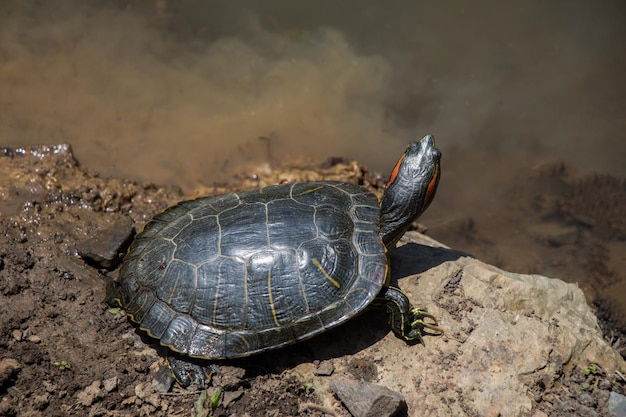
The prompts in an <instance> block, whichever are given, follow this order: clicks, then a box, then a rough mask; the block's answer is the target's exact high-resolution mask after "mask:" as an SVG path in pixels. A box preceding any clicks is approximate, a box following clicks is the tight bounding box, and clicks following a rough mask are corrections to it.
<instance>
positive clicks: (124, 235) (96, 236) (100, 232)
mask: <svg viewBox="0 0 626 417" xmlns="http://www.w3.org/2000/svg"><path fill="white" fill-rule="evenodd" d="M93 217H94V219H93V221H94V223H96V226H95V228H96V230H95V231H94V232H93V233H90V234H88V235H86V236H85V237H84V238H83V239H80V240H79V241H78V242H77V243H76V248H77V250H78V254H79V255H80V256H81V257H82V258H83V259H86V260H88V261H89V262H90V263H92V264H94V265H96V266H97V267H99V268H103V269H113V268H115V267H116V266H117V265H118V264H119V262H120V260H121V258H120V257H119V256H118V254H119V253H120V252H123V250H122V249H123V248H124V247H125V246H126V245H127V244H128V242H129V241H130V240H131V239H132V237H133V234H132V231H133V226H132V220H131V219H130V218H129V217H121V218H119V219H116V221H114V222H111V221H110V220H108V221H104V220H101V219H100V216H98V215H97V214H94V216H93Z"/></svg>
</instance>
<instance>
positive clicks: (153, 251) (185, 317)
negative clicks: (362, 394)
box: [108, 135, 441, 386]
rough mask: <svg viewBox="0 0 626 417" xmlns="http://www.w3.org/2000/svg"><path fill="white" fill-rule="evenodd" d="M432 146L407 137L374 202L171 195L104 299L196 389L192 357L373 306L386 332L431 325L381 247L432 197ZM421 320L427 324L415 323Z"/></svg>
mask: <svg viewBox="0 0 626 417" xmlns="http://www.w3.org/2000/svg"><path fill="white" fill-rule="evenodd" d="M440 159H441V152H440V151H439V150H438V149H437V148H436V147H435V142H434V138H433V137H432V136H431V135H427V136H425V137H424V138H422V139H421V140H417V141H414V142H412V143H410V144H409V145H408V146H407V148H406V150H405V152H404V153H403V154H402V156H401V157H400V159H399V160H398V162H397V164H396V165H395V167H394V168H393V170H392V172H391V175H390V177H389V181H388V183H387V186H386V188H385V191H384V194H383V197H382V199H381V200H379V199H378V198H377V197H376V195H375V194H373V193H372V192H370V191H369V190H367V189H366V188H364V187H362V186H359V185H355V184H351V183H346V182H337V181H317V182H294V183H285V184H278V185H270V186H266V187H263V188H258V189H252V190H247V191H241V192H235V193H231V194H222V195H215V196H209V197H201V198H197V199H194V200H188V201H183V202H180V203H178V204H176V205H174V206H172V207H170V208H168V209H166V210H165V211H163V212H161V213H160V214H157V215H156V216H154V217H153V218H152V220H151V221H150V222H148V223H147V224H146V225H145V226H144V228H143V230H142V231H141V232H140V233H138V234H137V236H136V237H135V239H134V241H133V243H132V244H131V245H130V247H129V249H128V252H127V254H126V255H125V257H124V259H123V263H122V267H121V269H120V274H119V278H118V279H117V280H116V281H115V282H114V284H113V285H112V286H110V287H109V289H108V292H109V293H110V294H108V297H109V299H110V300H112V301H113V302H114V303H116V304H117V305H119V306H120V307H122V308H123V309H124V310H125V312H126V314H127V315H128V317H129V318H130V320H131V321H132V322H134V323H136V324H137V325H138V327H139V328H140V329H141V330H142V331H144V332H146V333H147V334H148V335H149V336H150V337H152V338H154V339H157V340H158V341H159V343H160V344H161V345H163V346H166V347H167V348H169V350H168V354H167V355H166V356H167V360H168V364H169V366H170V368H171V371H172V373H173V375H174V376H175V378H176V379H177V380H178V381H179V383H180V384H182V385H183V386H187V385H190V384H192V383H196V384H199V385H201V386H203V385H204V384H205V382H206V381H207V379H206V378H207V372H206V369H204V368H203V366H202V365H199V364H198V363H197V362H198V361H196V360H194V358H200V359H206V360H210V361H211V362H213V361H214V360H223V359H231V358H239V357H244V356H249V355H252V354H256V353H261V352H266V351H270V350H273V349H277V348H280V347H283V346H287V345H290V344H293V343H296V342H299V341H302V340H305V339H308V338H310V337H313V336H315V335H318V334H320V333H322V332H325V331H327V330H328V329H331V328H333V327H335V326H338V325H340V324H342V323H344V322H346V321H347V320H349V319H351V318H352V317H354V316H356V315H357V314H359V313H361V312H362V311H363V310H364V309H365V308H366V307H367V306H368V305H370V304H372V303H374V304H376V305H379V306H383V307H385V308H386V309H387V310H388V312H389V323H390V326H391V329H392V330H393V331H394V333H395V334H396V335H397V336H398V337H400V338H402V339H405V340H406V341H418V342H421V343H423V341H422V333H423V331H424V329H425V328H429V329H431V330H434V331H441V330H440V329H439V327H438V324H437V321H436V319H435V318H434V317H433V316H432V315H430V314H429V313H428V312H427V311H425V310H421V309H419V308H414V307H413V306H412V305H411V303H410V302H409V299H408V297H407V296H406V295H405V294H404V293H403V292H402V291H401V290H400V289H399V288H397V287H395V286H392V285H391V284H390V278H389V277H390V271H389V257H388V254H387V251H388V250H389V249H391V248H393V247H395V245H396V243H397V242H398V240H399V239H400V237H401V236H402V235H403V234H404V233H405V232H406V231H407V229H408V228H409V227H410V225H411V223H413V221H414V220H416V219H417V218H418V217H419V216H420V215H421V214H422V213H423V212H424V210H425V209H426V208H427V207H428V205H429V204H430V203H431V201H432V200H433V197H434V196H435V192H436V190H437V185H438V183H439V178H440ZM425 319H428V320H425Z"/></svg>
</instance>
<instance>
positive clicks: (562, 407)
mask: <svg viewBox="0 0 626 417" xmlns="http://www.w3.org/2000/svg"><path fill="white" fill-rule="evenodd" d="M320 176H323V177H326V178H341V179H344V180H349V181H355V182H358V183H361V184H364V185H366V186H370V187H373V188H374V189H375V190H377V191H380V189H381V184H382V182H381V179H380V178H378V177H376V176H375V175H371V174H369V173H367V171H366V170H364V169H363V168H362V167H360V166H359V165H358V164H356V163H346V162H345V161H342V160H333V161H329V162H328V163H327V164H325V165H322V166H318V167H317V168H316V169H315V170H308V169H292V170H290V171H283V172H280V173H277V174H276V176H275V177H272V176H267V177H265V178H264V181H266V182H268V183H276V182H279V181H280V180H281V179H290V180H291V179H292V178H295V177H298V178H306V179H315V178H318V177H320ZM0 178H1V179H0V213H1V214H2V216H1V217H0V233H2V235H3V236H4V237H5V238H4V239H1V240H0V416H40V415H41V416H43V415H46V416H85V415H90V416H141V415H151V416H165V415H174V416H176V415H184V416H188V415H197V416H202V415H204V416H206V415H210V414H209V411H210V409H207V407H206V406H205V407H198V406H197V404H198V401H199V399H200V395H201V392H200V391H198V390H196V389H193V388H189V389H182V388H181V387H179V386H178V385H176V384H175V385H174V387H173V389H172V390H171V392H168V393H165V394H159V393H157V392H156V391H155V388H154V386H153V385H152V383H151V381H152V380H153V379H154V378H155V377H156V376H157V375H160V373H161V372H168V370H167V368H165V367H164V361H163V359H162V355H161V354H162V351H161V349H162V348H155V346H154V344H153V343H152V342H151V340H150V339H149V338H148V337H147V336H145V335H144V334H142V333H141V332H140V331H138V330H137V329H136V328H134V327H133V326H132V325H131V324H130V322H129V321H128V320H127V319H126V317H125V316H124V315H123V313H122V312H120V311H119V310H116V309H112V308H111V307H110V306H109V305H107V304H106V303H105V302H104V300H105V283H106V281H107V280H108V279H112V278H113V277H115V276H116V270H117V268H118V266H119V263H120V261H121V258H122V254H123V253H124V251H125V248H126V247H127V246H128V244H129V242H130V240H131V239H132V236H133V233H134V231H135V230H138V229H139V228H140V227H141V226H142V225H143V223H145V221H147V220H148V219H149V218H150V217H151V216H152V215H153V214H155V213H157V212H159V211H160V210H162V209H164V208H165V207H167V206H168V205H170V204H172V203H174V202H176V201H178V200H180V199H181V198H182V197H183V196H182V195H181V192H180V191H179V190H177V189H174V188H167V187H155V186H154V185H151V184H142V183H136V182H131V181H125V180H119V179H103V178H99V177H98V176H97V175H93V174H92V173H90V172H88V171H87V170H86V169H85V168H83V167H81V166H79V165H78V163H77V162H76V161H75V160H74V158H73V156H72V154H71V150H70V149H69V147H67V146H56V147H32V148H28V149H23V150H9V149H5V150H3V152H2V155H1V156H0ZM238 184H239V185H240V188H246V187H249V186H251V185H254V184H258V185H262V184H261V183H260V182H259V180H258V179H257V178H253V177H250V178H248V177H241V178H239V182H238ZM204 191H206V193H212V192H223V191H225V189H224V188H215V189H211V190H204ZM607 325H608V326H609V331H611V332H613V333H612V334H613V335H614V336H615V334H617V333H616V332H617V331H618V330H616V329H613V328H610V323H608V324H607ZM371 326H378V327H380V328H381V329H382V328H384V327H385V323H384V320H382V321H381V323H378V324H377V322H376V320H374V323H373V324H372V321H371V320H370V318H368V317H364V318H359V319H357V321H356V323H355V324H354V325H352V326H344V327H345V328H342V329H341V332H353V334H351V335H350V338H352V339H358V338H359V336H360V333H361V332H362V330H363V329H366V328H369V329H371ZM383 331H384V330H383ZM336 334H337V333H335V335H336ZM618 336H619V335H618ZM616 337H617V336H616ZM622 337H623V335H622ZM333 339H334V336H333V335H332V334H331V335H323V336H321V337H319V338H316V339H313V340H311V341H307V342H304V343H302V344H299V345H296V346H293V347H290V348H287V349H283V350H281V351H279V352H273V353H267V354H263V355H259V356H256V357H253V358H248V359H245V360H242V361H234V362H232V363H227V364H224V366H223V367H222V372H221V373H220V374H218V375H216V376H214V380H213V385H214V387H220V389H221V390H222V397H221V399H220V402H219V406H218V407H217V408H216V410H215V411H214V415H216V416H251V417H254V416H275V417H278V416H295V415H301V416H322V415H326V414H325V410H326V411H327V412H329V413H330V412H331V411H330V410H328V405H324V406H322V405H321V404H319V399H318V398H317V396H316V393H315V387H314V386H309V385H307V384H306V383H302V382H301V381H300V380H299V379H297V378H296V377H295V376H294V375H293V374H292V373H291V372H290V371H291V369H292V368H293V367H294V366H295V365H297V364H300V363H303V362H311V363H313V364H317V363H319V362H320V361H323V360H324V359H327V358H329V357H336V356H342V355H345V356H346V357H349V352H346V351H345V348H342V347H341V346H336V347H333V344H332V341H333ZM361 365H362V364H361ZM361 365H360V364H354V371H355V375H356V376H357V377H358V378H362V379H372V377H371V375H370V374H371V372H375V368H374V371H372V369H370V367H368V366H365V365H367V364H365V365H363V366H361ZM610 389H613V390H616V388H615V387H611V381H609V380H608V379H607V378H606V374H605V373H604V371H603V370H602V369H584V370H583V369H572V370H571V373H570V374H569V375H564V376H563V381H561V383H560V384H558V385H555V384H547V383H546V384H539V385H538V386H536V387H533V389H532V394H533V395H534V402H535V405H536V407H535V408H536V409H537V410H544V409H545V410H546V412H548V410H550V414H551V415H570V416H589V415H594V413H595V415H600V414H601V413H602V410H605V407H606V401H607V399H608V393H609V391H610ZM619 389H621V390H622V392H623V387H622V388H618V390H619ZM214 390H215V388H210V389H209V394H211V393H212V392H214ZM332 409H333V411H332V412H333V413H336V415H348V414H347V411H346V410H345V409H343V408H342V407H341V405H340V404H339V403H337V404H334V405H332ZM194 410H195V411H194ZM555 412H557V414H555ZM192 413H195V414H192ZM409 415H410V414H409Z"/></svg>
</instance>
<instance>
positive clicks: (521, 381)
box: [361, 232, 626, 417]
mask: <svg viewBox="0 0 626 417" xmlns="http://www.w3.org/2000/svg"><path fill="white" fill-rule="evenodd" d="M390 256H391V265H392V269H391V270H392V281H393V280H394V279H399V285H400V287H401V288H402V289H404V290H405V291H406V292H407V293H408V294H409V297H410V298H411V299H412V301H413V303H415V304H416V305H418V306H420V307H423V308H426V309H427V310H428V311H429V312H430V313H431V314H433V315H434V316H435V317H437V318H438V320H439V324H440V325H441V327H442V328H443V329H444V331H445V337H425V344H426V347H425V348H421V349H420V347H419V346H406V345H405V346H403V347H402V346H399V345H398V342H400V343H402V342H401V341H399V340H397V339H396V338H393V337H390V336H391V335H389V336H388V337H386V338H385V340H382V341H381V343H377V344H376V345H375V346H374V348H376V354H379V355H382V356H383V360H382V363H381V364H379V366H378V370H379V375H378V376H379V379H378V382H379V383H381V384H383V385H385V386H387V387H389V388H391V389H395V390H398V391H400V392H402V393H403V394H404V395H405V398H406V399H407V404H408V407H409V410H413V411H410V413H411V412H414V410H420V412H422V413H424V414H428V415H435V416H446V415H459V414H467V413H468V412H469V413H473V414H477V415H485V414H486V412H487V411H488V410H492V406H493V405H494V404H502V406H501V409H500V410H499V414H500V415H501V416H502V417H507V416H518V415H521V414H528V413H531V411H532V407H533V402H532V396H531V394H530V389H531V388H534V387H536V386H541V384H545V381H556V380H558V379H559V378H561V377H562V375H563V374H566V373H567V372H568V371H567V369H573V368H572V366H576V365H579V366H581V367H582V368H584V367H586V366H588V364H590V363H595V364H598V365H599V366H601V367H602V368H603V369H607V370H611V369H620V370H623V369H625V368H626V365H625V364H624V361H623V359H622V358H621V357H620V356H619V355H618V354H617V353H616V352H615V351H614V350H613V349H612V348H611V347H610V346H609V345H608V344H607V343H606V342H605V341H604V339H603V337H602V333H601V331H600V329H599V327H598V322H597V319H596V317H595V315H594V314H593V312H592V311H591V309H590V308H589V306H588V305H587V303H586V300H585V297H584V295H583V293H582V291H581V290H580V289H579V288H578V286H577V285H576V284H567V283H565V282H563V281H561V280H558V279H550V278H546V277H543V276H539V275H522V274H515V273H510V272H506V271H503V270H500V269H498V268H496V267H493V266H490V265H487V264H484V263H482V262H480V261H478V260H476V259H473V258H470V257H468V256H463V254H461V253H459V252H455V251H453V250H450V249H447V248H445V247H443V246H442V245H441V244H440V243H438V242H435V241H434V240H432V239H429V238H428V237H425V236H423V235H420V234H418V233H414V232H409V233H407V234H406V235H405V237H404V238H403V239H402V241H401V247H399V248H398V249H396V250H394V251H391V253H390ZM400 351H401V352H402V354H399V352H400ZM361 353H362V354H363V355H366V354H367V351H364V352H361ZM622 372H623V371H622ZM416 382H419V392H415V391H414V390H412V389H410V388H409V387H413V386H415V385H416ZM410 413H409V414H410Z"/></svg>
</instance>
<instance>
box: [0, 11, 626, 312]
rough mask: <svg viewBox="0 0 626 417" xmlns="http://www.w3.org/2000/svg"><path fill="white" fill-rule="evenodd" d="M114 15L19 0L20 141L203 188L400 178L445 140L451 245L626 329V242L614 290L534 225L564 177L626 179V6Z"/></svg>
mask: <svg viewBox="0 0 626 417" xmlns="http://www.w3.org/2000/svg"><path fill="white" fill-rule="evenodd" d="M90 3H93V4H90ZM100 3H102V2H95V1H94V2H79V1H74V2H54V6H50V5H51V4H52V3H50V5H49V3H47V2H38V1H4V2H2V4H0V36H1V37H0V137H1V140H0V141H1V143H0V144H1V145H2V146H20V145H24V144H31V143H61V142H67V143H71V144H72V146H73V148H74V151H75V153H76V154H77V156H78V158H79V159H80V161H81V162H82V163H83V164H84V165H86V166H88V167H90V168H92V169H95V170H97V171H99V172H100V173H101V174H102V175H105V176H124V177H131V178H136V179H144V180H148V181H152V182H156V183H171V184H177V185H180V186H181V187H183V188H184V189H186V190H188V191H189V192H191V190H193V189H194V188H196V187H197V186H199V185H211V184H213V183H215V182H224V181H228V180H229V179H231V177H232V173H233V172H235V171H238V170H241V169H244V170H245V168H242V167H244V166H247V164H258V163H264V164H268V166H269V167H271V165H272V164H277V163H281V162H285V161H289V160H293V158H296V157H300V156H306V157H310V158H313V159H324V158H327V157H329V156H338V155H341V156H345V157H350V158H356V159H358V160H360V161H362V162H364V163H365V164H366V165H368V166H369V167H371V168H372V169H375V170H380V171H383V172H385V171H387V170H388V169H389V167H391V166H393V162H394V161H395V159H396V157H397V155H398V154H399V153H400V152H401V151H402V149H403V148H404V146H405V144H406V142H408V141H409V140H411V139H412V138H415V137H421V136H422V135H424V134H425V133H433V134H434V135H435V136H436V138H437V142H438V145H439V147H440V148H441V149H442V151H443V152H444V162H443V163H444V170H445V171H444V177H443V180H442V182H441V186H440V191H439V195H438V198H437V200H436V201H435V203H434V204H433V205H432V208H431V209H430V211H429V212H428V213H427V214H426V216H425V217H424V219H423V221H424V223H426V224H429V225H430V228H431V230H430V233H431V235H433V236H434V237H436V238H440V239H442V240H444V241H445V242H446V243H447V244H448V245H451V246H455V247H459V248H460V249H463V250H467V251H468V252H471V253H474V254H475V255H477V256H479V257H481V258H483V259H485V260H487V261H490V262H494V263H497V264H499V265H501V266H503V267H506V268H508V269H514V270H519V271H520V272H538V273H544V274H549V275H553V276H559V277H562V278H564V279H566V280H570V281H578V282H580V283H581V285H582V286H583V287H584V288H587V289H588V290H587V292H588V294H589V295H590V297H592V298H595V297H599V298H600V299H611V300H612V301H614V302H615V303H614V305H616V306H617V307H615V310H614V311H616V312H617V313H616V314H617V315H618V316H624V317H626V303H624V301H623V300H626V288H625V287H626V284H624V283H625V282H626V278H625V276H626V274H625V273H624V272H622V271H623V270H625V268H624V267H626V250H625V249H624V245H623V237H621V238H617V239H616V238H614V237H613V238H608V237H607V240H606V242H605V245H604V246H603V247H604V248H605V251H607V252H610V259H609V260H608V261H606V263H608V264H609V269H610V270H611V271H612V273H613V274H612V275H611V278H610V279H603V280H602V279H600V280H599V279H598V278H597V277H596V276H595V275H594V274H587V273H576V271H571V270H570V269H568V268H567V262H564V261H560V262H559V261H558V259H557V260H556V261H555V260H554V259H553V258H554V257H557V258H558V257H559V256H561V255H560V254H561V253H562V251H561V252H559V251H558V250H557V251H556V252H555V253H550V255H549V256H550V259H546V256H547V255H546V253H547V252H546V251H543V250H542V248H541V247H540V246H538V243H537V240H536V239H533V238H532V233H531V234H529V233H522V232H520V231H519V227H518V226H519V225H520V223H523V222H524V221H525V219H528V220H529V222H531V221H532V222H540V221H541V218H540V217H539V214H537V213H535V217H533V216H531V215H530V214H529V212H528V211H524V210H523V209H522V207H526V203H527V202H528V200H529V199H533V198H537V194H538V193H539V194H540V193H541V192H542V190H545V187H544V188H542V187H543V186H542V182H541V181H538V182H537V176H539V177H541V175H542V174H541V172H543V171H541V170H542V169H544V167H545V166H550V165H551V164H554V163H557V162H564V163H565V164H566V166H567V167H569V168H568V175H569V176H570V177H576V176H581V177H584V176H586V175H590V174H592V173H600V174H610V175H612V176H615V177H617V178H620V179H623V178H625V177H626V133H625V132H626V117H624V113H625V110H626V81H624V74H625V73H626V54H625V53H624V45H625V43H626V22H625V21H624V16H625V15H626V5H625V4H624V3H623V1H621V0H615V1H611V0H606V1H602V2H589V1H567V2H565V1H557V2H554V1H552V2H545V1H540V0H535V1H527V2H517V3H515V4H514V3H512V2H500V1H495V0H494V1H480V2H473V3H472V7H470V6H469V5H461V2H446V1H444V2H405V1H399V0H398V1H390V2H384V4H383V2H370V1H367V2H362V1H358V2H357V1H350V2H340V3H338V2H334V1H326V2H325V1H322V2H319V1H318V2H308V3H306V4H303V2H279V1H265V2H252V1H248V2H245V1H240V2H223V3H224V4H220V5H209V4H208V3H207V2H204V1H200V0H196V1H193V0H184V1H176V2H174V1H172V2H168V1H155V2H133V1H128V2H116V5H113V4H109V3H107V5H105V6H103V5H101V4H100ZM537 172H540V173H539V174H537ZM541 178H544V179H545V176H544V177H541ZM558 180H559V181H561V180H562V178H561V179H558ZM546 181H547V180H546ZM529 184H530V187H527V186H528V185H529ZM534 185H537V187H538V188H537V189H535V188H533V187H534ZM609 190H612V191H610V193H620V192H621V193H626V190H624V189H623V188H619V187H618V188H616V189H610V188H609ZM557 194H558V192H557ZM604 197H607V198H609V197H610V196H597V198H599V199H602V198H604ZM516 199H518V200H519V204H518V200H516ZM531 217H532V219H531ZM450 225H453V226H452V227H451V226H450ZM459 225H466V226H467V225H470V226H467V227H465V226H459ZM533 225H535V224H534V223H533V224H530V225H529V226H528V227H532V226H533ZM514 226H515V227H514ZM464 227H465V228H464ZM470 229H471V230H470ZM476 229H478V230H479V232H475V234H474V238H473V239H468V238H467V236H464V237H458V235H460V234H462V232H467V231H468V230H470V231H475V230H476ZM522 230H526V229H523V228H522ZM455 231H456V232H458V233H455ZM522 235H523V236H524V238H522V237H520V236H522ZM529 236H530V237H529ZM582 250H587V249H581V251H582ZM595 250H596V251H600V252H602V250H601V249H599V250H598V249H595ZM573 252H575V250H573ZM494 253H496V254H495V255H494ZM563 256H565V255H563Z"/></svg>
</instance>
